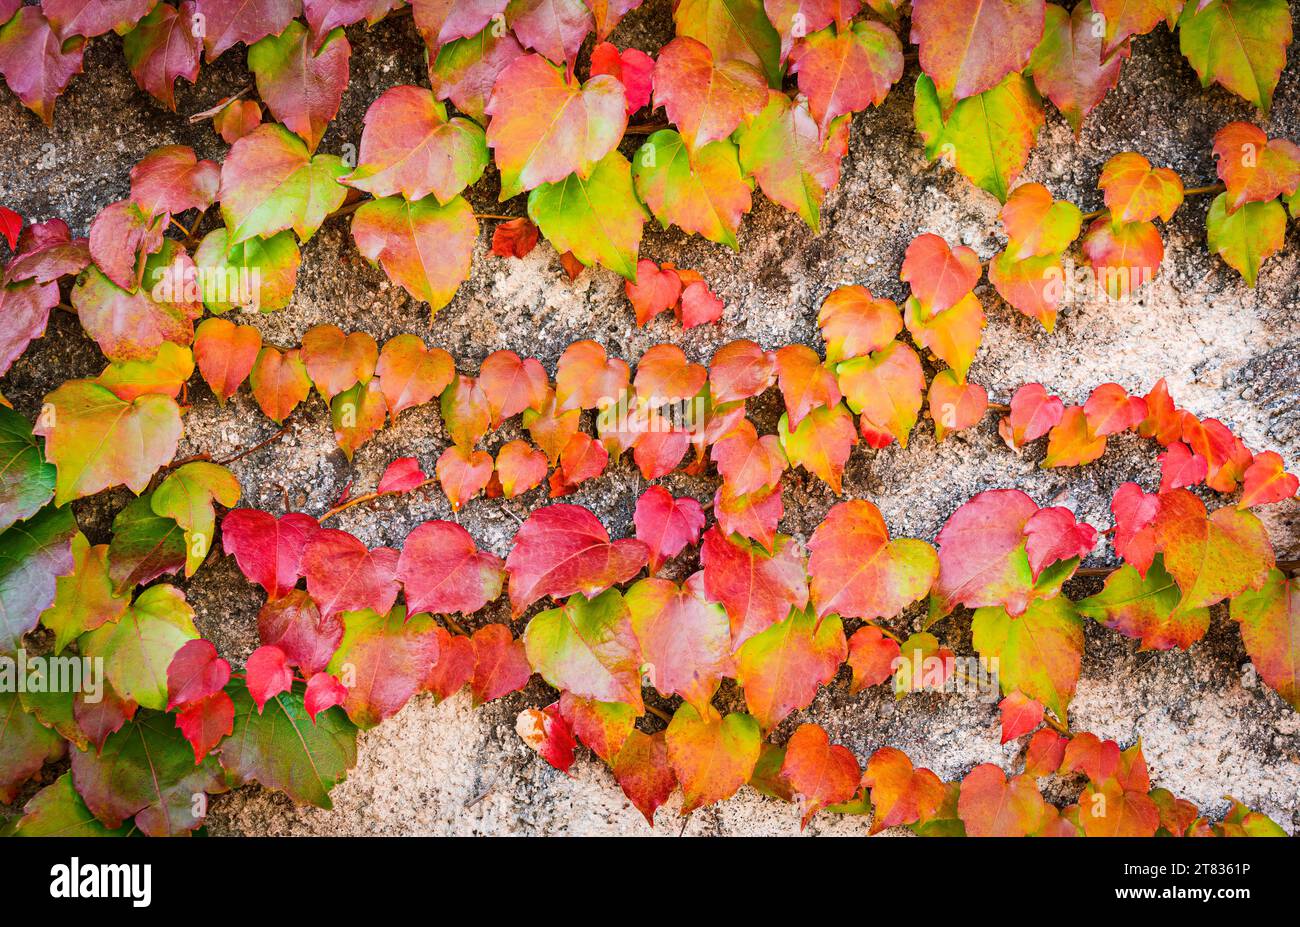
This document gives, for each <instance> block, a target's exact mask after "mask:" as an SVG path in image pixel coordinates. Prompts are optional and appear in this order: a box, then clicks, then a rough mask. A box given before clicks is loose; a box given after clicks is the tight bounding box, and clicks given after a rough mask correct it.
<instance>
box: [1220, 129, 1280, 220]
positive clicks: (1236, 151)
mask: <svg viewBox="0 0 1300 927" xmlns="http://www.w3.org/2000/svg"><path fill="white" fill-rule="evenodd" d="M1214 157H1215V167H1216V169H1217V171H1218V174H1219V179H1220V180H1222V181H1223V182H1224V184H1225V185H1226V186H1227V188H1228V189H1227V200H1226V205H1227V212H1228V213H1233V212H1236V211H1237V210H1238V209H1240V208H1241V207H1242V206H1244V205H1246V204H1247V203H1265V202H1268V201H1269V200H1273V199H1276V198H1277V197H1278V196H1289V195H1291V194H1292V193H1294V192H1295V190H1296V187H1297V186H1300V147H1297V146H1296V145H1295V143H1293V142H1290V141H1288V140H1286V139H1281V138H1275V139H1269V137H1268V136H1267V135H1265V134H1264V131H1263V130H1262V129H1260V128H1258V127H1257V126H1253V125H1251V124H1250V123H1248V122H1230V123H1228V124H1227V125H1226V126H1224V127H1223V128H1222V129H1220V130H1219V131H1218V132H1217V133H1215V136H1214Z"/></svg>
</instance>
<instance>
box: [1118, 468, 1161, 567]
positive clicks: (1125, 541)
mask: <svg viewBox="0 0 1300 927" xmlns="http://www.w3.org/2000/svg"><path fill="white" fill-rule="evenodd" d="M1110 511H1111V515H1113V516H1114V518H1115V533H1114V537H1113V538H1112V541H1111V543H1112V544H1113V545H1114V547H1115V553H1117V554H1119V555H1120V556H1121V557H1123V558H1124V560H1125V561H1126V562H1128V563H1130V564H1132V565H1133V566H1134V567H1135V568H1136V569H1137V572H1138V575H1139V576H1146V574H1147V569H1148V568H1149V567H1150V566H1151V561H1152V558H1153V557H1154V556H1155V543H1156V535H1155V527H1154V525H1155V519H1156V515H1157V514H1158V513H1159V511H1160V497H1159V496H1157V495H1155V494H1151V495H1148V494H1147V493H1145V492H1143V491H1142V487H1141V486H1139V485H1138V484H1137V483H1123V484H1121V485H1120V486H1119V488H1117V489H1116V490H1115V494H1114V496H1112V498H1111V502H1110Z"/></svg>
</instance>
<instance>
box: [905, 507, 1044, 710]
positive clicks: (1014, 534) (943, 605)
mask: <svg viewBox="0 0 1300 927" xmlns="http://www.w3.org/2000/svg"><path fill="white" fill-rule="evenodd" d="M1037 511H1038V506H1037V505H1036V504H1035V503H1034V500H1033V499H1031V498H1029V496H1028V495H1027V494H1025V493H1023V492H1021V491H1020V490H1018V489H993V490H987V491H985V492H982V493H979V494H978V495H976V496H974V497H972V498H971V499H970V500H969V501H968V502H966V503H964V504H963V505H962V506H961V507H960V508H958V509H957V511H955V512H953V513H952V515H951V517H949V519H948V521H947V522H946V523H945V524H944V526H943V528H942V529H941V530H940V531H939V536H938V537H937V538H936V541H937V543H938V545H939V578H938V580H937V581H936V582H935V584H934V601H932V602H931V613H932V614H933V613H935V610H936V609H937V611H938V613H939V614H947V613H948V612H949V611H951V610H952V608H953V606H955V605H965V606H966V607H968V608H980V607H982V606H1002V607H1004V608H1006V609H1007V610H1008V611H1009V612H1011V613H1012V614H1015V615H1019V614H1022V613H1023V612H1024V610H1025V608H1026V606H1027V604H1028V600H1029V593H1030V590H1031V587H1032V586H1033V576H1032V574H1031V572H1030V569H1029V558H1028V555H1027V554H1026V553H1025V525H1026V524H1027V523H1028V522H1029V519H1030V518H1031V517H1032V516H1033V515H1034V513H1035V512H1037ZM1031 694H1032V693H1031ZM1040 701H1041V699H1040Z"/></svg>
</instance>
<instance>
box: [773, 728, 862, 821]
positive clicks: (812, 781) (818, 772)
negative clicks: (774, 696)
mask: <svg viewBox="0 0 1300 927" xmlns="http://www.w3.org/2000/svg"><path fill="white" fill-rule="evenodd" d="M861 772H862V771H861V769H859V768H858V761H857V758H855V757H854V756H853V752H852V751H851V750H849V749H848V748H847V747H842V746H840V745H839V744H832V743H831V742H830V738H829V737H828V736H827V735H826V732H825V731H824V730H822V728H821V727H819V726H818V725H816V724H801V725H799V727H797V728H795V732H794V733H793V734H791V735H790V740H789V741H788V742H787V743H786V745H785V759H784V760H783V761H782V763H781V778H782V779H784V780H785V781H786V782H787V783H788V784H789V786H790V789H791V791H792V792H793V793H794V795H795V799H796V802H797V804H798V805H799V808H800V811H801V812H802V814H803V816H802V818H801V820H800V827H801V828H803V827H807V826H808V822H809V821H811V820H812V818H813V815H815V814H816V813H817V812H818V811H820V810H821V809H823V808H825V807H826V806H827V805H834V804H838V803H840V802H845V801H848V800H849V799H850V798H852V797H853V796H854V795H856V794H857V791H858V778H859V776H860V775H861Z"/></svg>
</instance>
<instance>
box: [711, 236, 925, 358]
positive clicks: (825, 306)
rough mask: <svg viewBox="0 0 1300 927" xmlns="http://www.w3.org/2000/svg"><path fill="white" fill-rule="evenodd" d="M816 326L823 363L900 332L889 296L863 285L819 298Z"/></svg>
mask: <svg viewBox="0 0 1300 927" xmlns="http://www.w3.org/2000/svg"><path fill="white" fill-rule="evenodd" d="M941 240H942V239H941ZM904 260H905V261H906V259H904ZM817 327H818V328H819V329H821V333H822V340H823V341H825V342H826V363H828V364H834V363H837V362H838V361H842V360H847V359H849V358H852V357H862V356H864V355H866V354H871V353H873V352H875V351H879V350H882V349H883V348H885V347H887V346H888V345H889V343H890V342H891V341H893V340H894V338H896V337H897V336H898V335H899V333H900V332H902V330H903V316H902V314H901V313H900V312H899V311H898V306H897V304H895V302H894V301H893V300H892V299H885V298H884V297H881V298H879V299H877V298H876V297H875V296H872V295H871V291H870V290H868V289H867V288H866V287H862V286H841V287H837V288H835V289H834V290H831V292H830V293H829V294H828V295H827V296H826V299H824V300H823V301H822V306H821V310H820V311H819V312H818V313H817ZM736 343H739V342H736ZM715 363H716V355H715Z"/></svg>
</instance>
